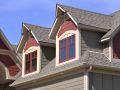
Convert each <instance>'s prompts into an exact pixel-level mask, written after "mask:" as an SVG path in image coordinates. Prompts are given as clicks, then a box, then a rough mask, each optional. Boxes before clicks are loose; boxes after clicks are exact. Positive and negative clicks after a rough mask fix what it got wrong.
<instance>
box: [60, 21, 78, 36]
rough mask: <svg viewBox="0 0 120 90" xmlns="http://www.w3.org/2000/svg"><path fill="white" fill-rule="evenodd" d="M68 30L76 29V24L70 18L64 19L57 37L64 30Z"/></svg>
mask: <svg viewBox="0 0 120 90" xmlns="http://www.w3.org/2000/svg"><path fill="white" fill-rule="evenodd" d="M69 30H77V27H76V25H75V24H74V23H73V22H72V20H71V19H67V20H65V21H64V23H63V24H62V25H61V27H60V30H59V32H58V37H60V36H61V35H62V34H63V33H64V32H66V31H69Z"/></svg>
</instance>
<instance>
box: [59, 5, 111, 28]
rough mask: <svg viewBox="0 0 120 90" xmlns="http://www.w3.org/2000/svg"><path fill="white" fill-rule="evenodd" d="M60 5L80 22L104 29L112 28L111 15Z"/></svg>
mask: <svg viewBox="0 0 120 90" xmlns="http://www.w3.org/2000/svg"><path fill="white" fill-rule="evenodd" d="M58 6H60V7H61V8H62V9H63V10H65V11H67V12H69V13H70V15H71V16H72V17H73V18H74V20H75V21H76V22H77V23H78V24H79V23H80V24H85V25H90V26H94V27H99V28H103V29H110V28H111V15H104V14H100V13H95V12H91V11H87V10H82V9H78V8H73V7H70V6H64V5H59V4H58Z"/></svg>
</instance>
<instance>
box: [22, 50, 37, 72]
mask: <svg viewBox="0 0 120 90" xmlns="http://www.w3.org/2000/svg"><path fill="white" fill-rule="evenodd" d="M33 54H34V56H33ZM27 58H29V60H28V61H29V62H30V68H29V70H30V71H29V72H27V66H26V64H27ZM34 60H36V68H35V69H33V61H34ZM24 70H25V74H28V73H31V72H34V71H36V70H37V51H34V52H31V53H29V54H26V55H25V68H24Z"/></svg>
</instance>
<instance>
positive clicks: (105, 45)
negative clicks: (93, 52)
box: [103, 42, 109, 58]
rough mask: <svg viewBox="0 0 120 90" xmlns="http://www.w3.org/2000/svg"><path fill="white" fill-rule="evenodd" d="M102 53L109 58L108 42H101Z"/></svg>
mask: <svg viewBox="0 0 120 90" xmlns="http://www.w3.org/2000/svg"><path fill="white" fill-rule="evenodd" d="M103 53H104V54H105V56H106V57H108V58H109V42H104V43H103Z"/></svg>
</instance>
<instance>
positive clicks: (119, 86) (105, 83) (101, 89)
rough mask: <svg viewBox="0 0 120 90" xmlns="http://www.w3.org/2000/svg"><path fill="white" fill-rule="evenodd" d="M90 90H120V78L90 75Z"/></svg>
mask: <svg viewBox="0 0 120 90" xmlns="http://www.w3.org/2000/svg"><path fill="white" fill-rule="evenodd" d="M89 81H90V82H89V83H90V90H120V76H115V75H107V74H101V73H90V80H89Z"/></svg>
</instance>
